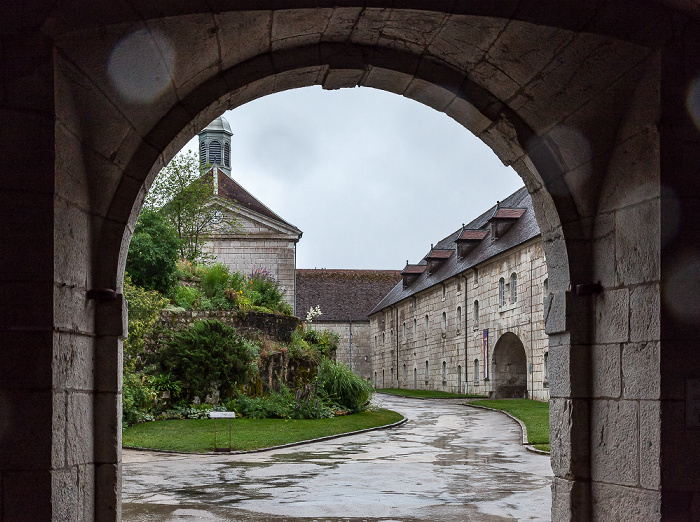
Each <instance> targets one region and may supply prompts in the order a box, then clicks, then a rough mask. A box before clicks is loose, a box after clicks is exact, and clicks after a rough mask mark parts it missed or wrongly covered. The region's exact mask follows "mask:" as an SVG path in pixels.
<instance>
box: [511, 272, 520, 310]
mask: <svg viewBox="0 0 700 522" xmlns="http://www.w3.org/2000/svg"><path fill="white" fill-rule="evenodd" d="M510 299H511V302H513V303H517V302H518V275H517V274H516V273H515V272H513V273H512V274H510Z"/></svg>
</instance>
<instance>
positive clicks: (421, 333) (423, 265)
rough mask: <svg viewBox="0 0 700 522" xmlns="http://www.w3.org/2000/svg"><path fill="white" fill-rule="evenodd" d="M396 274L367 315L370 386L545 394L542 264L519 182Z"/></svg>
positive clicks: (529, 207) (534, 223) (537, 233)
mask: <svg viewBox="0 0 700 522" xmlns="http://www.w3.org/2000/svg"><path fill="white" fill-rule="evenodd" d="M401 274H402V281H401V282H399V283H398V284H397V285H396V286H395V287H394V288H393V289H392V290H391V291H390V292H389V293H388V294H387V295H386V296H385V297H384V298H383V299H382V300H381V302H379V304H377V305H376V306H375V307H374V309H373V310H372V311H371V312H370V336H371V343H372V350H371V354H372V356H371V362H372V382H373V384H374V385H375V387H377V388H389V387H397V388H411V389H425V390H442V391H449V392H459V393H470V394H471V393H474V394H482V395H488V396H490V397H494V398H509V397H528V398H532V399H537V400H548V399H549V389H548V368H547V359H548V352H547V350H548V340H547V336H546V334H545V331H544V307H545V306H546V301H547V294H548V291H547V283H548V280H547V266H546V262H545V256H544V249H543V244H542V238H541V235H540V229H539V227H538V225H537V221H536V220H535V214H534V211H533V207H532V200H531V199H530V195H529V194H528V192H527V189H526V188H522V189H520V190H518V191H517V192H515V193H514V194H512V195H511V196H509V197H508V198H506V199H505V200H504V201H502V202H499V203H498V204H497V205H496V206H495V207H493V208H491V209H489V210H488V211H487V212H485V213H484V214H482V215H481V216H479V217H478V218H476V219H475V220H473V221H472V222H471V223H469V224H468V225H466V226H465V225H463V226H462V227H461V228H460V229H459V230H457V231H456V232H454V233H452V234H450V235H449V236H448V237H446V238H445V239H443V240H441V241H439V242H438V243H437V244H435V245H433V246H431V249H430V251H429V252H428V254H427V255H426V256H425V257H424V258H423V259H422V260H421V261H420V262H419V263H417V264H408V262H407V263H406V267H405V268H404V269H403V271H402V272H401Z"/></svg>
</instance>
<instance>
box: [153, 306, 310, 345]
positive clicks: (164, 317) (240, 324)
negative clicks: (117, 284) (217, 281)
mask: <svg viewBox="0 0 700 522" xmlns="http://www.w3.org/2000/svg"><path fill="white" fill-rule="evenodd" d="M205 319H217V320H219V321H221V322H222V323H224V324H226V325H227V326H233V327H234V328H235V329H236V331H238V333H240V334H241V335H243V336H245V337H250V338H253V339H259V340H262V339H269V340H271V341H277V342H289V341H290V340H291V337H292V332H293V331H294V330H295V329H296V328H297V326H299V325H300V324H301V319H298V318H297V317H291V316H286V315H277V314H266V313H262V312H240V311H236V310H213V311H203V310H190V311H185V312H180V313H176V312H171V311H168V310H163V311H162V312H161V315H160V322H161V325H162V328H163V330H164V333H165V332H167V331H172V330H183V329H185V328H188V327H190V326H192V325H193V324H194V323H196V322H197V321H203V320H205ZM166 335H167V334H166Z"/></svg>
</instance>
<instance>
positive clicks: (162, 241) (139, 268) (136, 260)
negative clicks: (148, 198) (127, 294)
mask: <svg viewBox="0 0 700 522" xmlns="http://www.w3.org/2000/svg"><path fill="white" fill-rule="evenodd" d="M179 245H180V240H179V238H178V237H177V232H176V231H175V229H174V228H173V227H172V226H171V225H170V224H169V223H168V221H167V220H166V219H165V218H164V217H163V216H162V215H161V214H160V213H159V212H157V211H154V210H149V209H143V211H142V212H141V215H139V219H138V221H137V222H136V227H135V228H134V236H133V237H132V238H131V244H130V245H129V255H128V256H127V258H126V272H127V273H128V274H129V275H130V276H131V279H132V280H133V282H134V284H136V285H138V286H141V287H143V288H145V289H146V290H157V291H158V292H160V293H162V294H167V293H169V292H170V289H171V288H172V287H173V285H174V284H175V269H176V263H177V254H178V248H179Z"/></svg>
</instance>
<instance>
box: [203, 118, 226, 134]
mask: <svg viewBox="0 0 700 522" xmlns="http://www.w3.org/2000/svg"><path fill="white" fill-rule="evenodd" d="M207 131H212V132H222V131H223V132H226V133H228V134H231V135H232V134H233V132H231V125H229V123H228V121H226V118H224V117H223V116H219V117H218V118H216V119H215V120H214V121H212V122H211V123H210V124H209V125H207V126H206V127H205V128H204V129H203V130H202V132H207Z"/></svg>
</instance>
